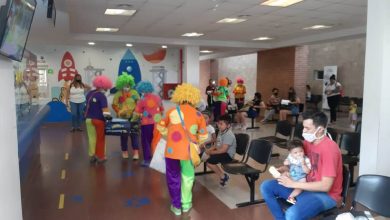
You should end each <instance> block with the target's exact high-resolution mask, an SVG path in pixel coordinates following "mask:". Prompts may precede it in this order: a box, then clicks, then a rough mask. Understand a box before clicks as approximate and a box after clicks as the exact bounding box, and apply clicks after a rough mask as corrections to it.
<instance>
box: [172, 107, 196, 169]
mask: <svg viewBox="0 0 390 220" xmlns="http://www.w3.org/2000/svg"><path fill="white" fill-rule="evenodd" d="M176 110H177V112H178V113H179V117H180V121H181V125H182V127H183V129H184V133H186V136H187V138H188V141H189V142H190V144H189V146H188V152H189V154H190V161H191V163H192V165H193V166H194V167H197V166H199V164H200V162H201V160H200V157H199V153H200V148H199V145H198V144H197V143H196V142H194V141H193V140H192V139H191V136H190V135H189V134H188V130H187V128H186V126H185V124H184V120H183V117H182V116H181V113H180V107H179V106H176Z"/></svg>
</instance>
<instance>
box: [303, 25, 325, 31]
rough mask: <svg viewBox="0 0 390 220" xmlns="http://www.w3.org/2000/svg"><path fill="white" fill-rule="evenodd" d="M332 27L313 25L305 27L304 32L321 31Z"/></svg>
mask: <svg viewBox="0 0 390 220" xmlns="http://www.w3.org/2000/svg"><path fill="white" fill-rule="evenodd" d="M331 27H332V26H330V25H322V24H317V25H313V26H310V27H305V28H303V30H320V29H326V28H331Z"/></svg>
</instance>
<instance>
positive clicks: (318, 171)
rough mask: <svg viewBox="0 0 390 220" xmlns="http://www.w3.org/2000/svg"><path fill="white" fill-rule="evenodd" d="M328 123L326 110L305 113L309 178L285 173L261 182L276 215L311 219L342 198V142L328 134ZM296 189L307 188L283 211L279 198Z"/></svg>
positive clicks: (283, 217) (268, 202) (264, 196)
mask: <svg viewBox="0 0 390 220" xmlns="http://www.w3.org/2000/svg"><path fill="white" fill-rule="evenodd" d="M327 123H328V117H327V116H326V115H325V114H324V113H323V112H317V113H314V114H310V115H309V114H307V113H305V114H303V133H302V136H303V138H304V139H305V141H304V143H303V147H304V151H305V155H307V157H308V158H309V160H310V164H311V171H310V173H309V174H308V175H307V176H306V180H307V182H300V181H294V180H292V179H291V177H289V176H287V175H281V176H280V177H278V178H277V179H276V180H275V179H273V180H265V181H263V183H262V184H261V185H260V191H261V194H262V195H263V198H264V200H265V202H266V204H267V206H268V208H269V210H270V211H271V213H272V215H273V217H274V219H277V220H279V219H280V220H281V219H288V220H298V219H311V218H313V217H315V216H316V215H318V214H319V213H320V212H322V211H325V210H328V209H330V208H333V207H336V205H337V204H338V203H339V202H341V192H342V183H343V162H342V160H341V151H340V148H339V146H337V143H336V142H334V141H333V140H331V139H330V138H328V137H327V136H326V127H327ZM278 171H279V172H281V171H282V170H280V169H279V170H278ZM294 189H300V190H303V192H302V193H300V194H299V195H298V196H297V197H296V203H295V204H294V205H293V206H291V207H290V208H288V209H287V210H286V212H283V210H282V208H281V207H280V204H279V203H278V201H277V198H284V199H288V197H289V196H290V195H291V193H292V192H293V190H294Z"/></svg>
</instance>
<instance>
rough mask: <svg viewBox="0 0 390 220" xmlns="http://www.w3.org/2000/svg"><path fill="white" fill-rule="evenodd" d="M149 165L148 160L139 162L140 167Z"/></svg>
mask: <svg viewBox="0 0 390 220" xmlns="http://www.w3.org/2000/svg"><path fill="white" fill-rule="evenodd" d="M149 165H150V162H149V161H145V160H144V161H142V163H141V167H149Z"/></svg>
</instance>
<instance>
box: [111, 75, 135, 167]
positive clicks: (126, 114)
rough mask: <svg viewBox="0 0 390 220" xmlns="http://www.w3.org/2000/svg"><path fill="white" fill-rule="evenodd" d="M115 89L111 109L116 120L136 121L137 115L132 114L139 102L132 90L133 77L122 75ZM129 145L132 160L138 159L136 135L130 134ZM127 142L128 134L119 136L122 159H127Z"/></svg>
mask: <svg viewBox="0 0 390 220" xmlns="http://www.w3.org/2000/svg"><path fill="white" fill-rule="evenodd" d="M115 86H116V88H117V89H118V91H117V92H116V93H115V95H114V100H113V102H112V108H113V109H114V111H115V113H116V116H117V117H118V118H123V119H128V120H129V121H131V122H134V121H136V120H138V117H137V115H134V117H133V112H134V109H135V106H136V104H137V101H138V100H139V94H138V92H137V91H136V90H134V89H133V87H134V86H135V82H134V77H133V76H132V75H128V74H127V73H123V74H122V75H120V76H119V77H118V79H117V80H116V85H115ZM130 137H131V145H132V147H133V160H138V159H139V150H138V148H139V141H138V134H137V133H130ZM128 140H129V134H127V133H124V134H122V135H121V149H122V158H123V159H128V158H129V153H128V151H127V149H128V143H127V142H128Z"/></svg>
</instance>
